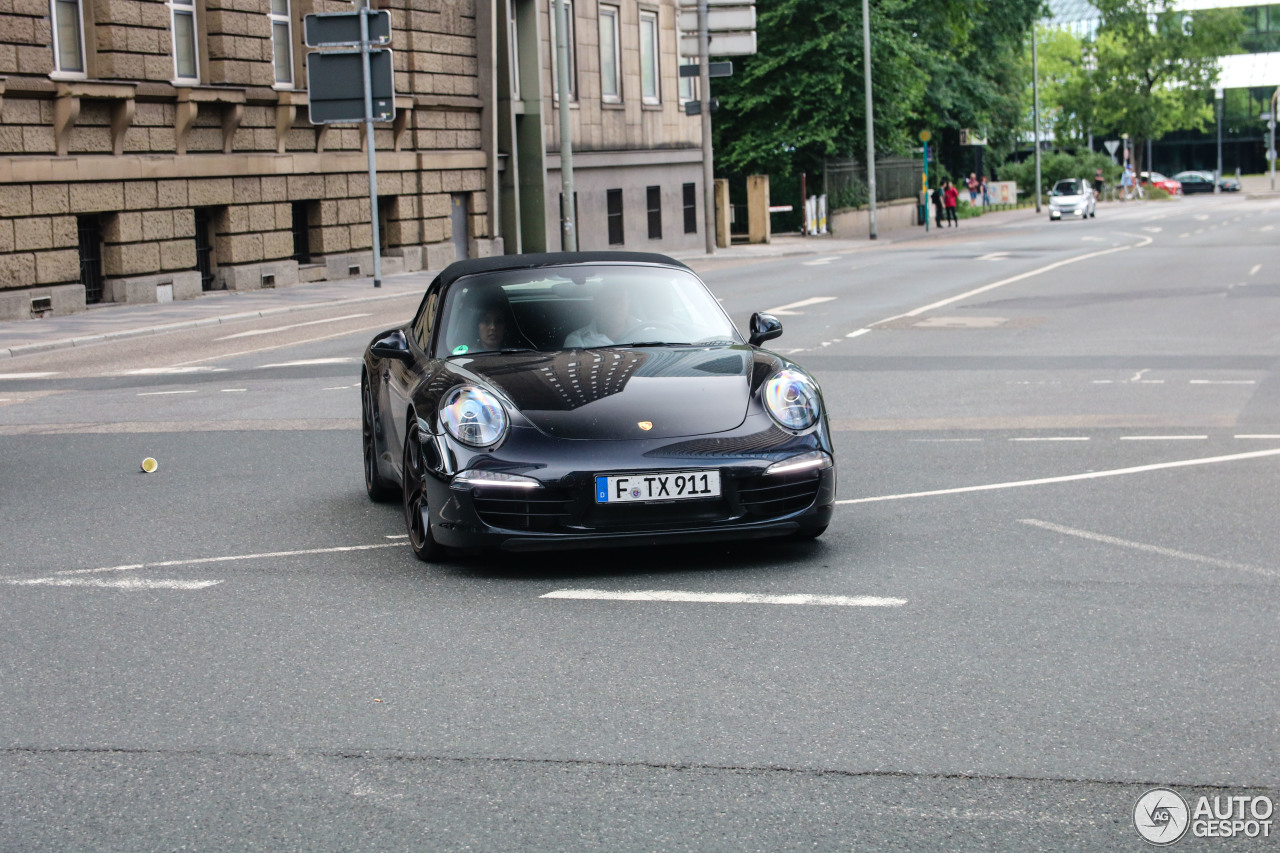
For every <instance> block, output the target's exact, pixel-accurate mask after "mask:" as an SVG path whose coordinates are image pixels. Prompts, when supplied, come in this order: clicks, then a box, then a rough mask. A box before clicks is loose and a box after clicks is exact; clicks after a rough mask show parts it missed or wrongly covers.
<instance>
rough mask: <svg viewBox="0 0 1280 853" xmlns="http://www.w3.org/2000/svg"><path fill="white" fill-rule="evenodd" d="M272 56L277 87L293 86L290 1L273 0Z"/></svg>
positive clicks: (271, 15)
mask: <svg viewBox="0 0 1280 853" xmlns="http://www.w3.org/2000/svg"><path fill="white" fill-rule="evenodd" d="M268 17H270V18H271V54H272V57H273V59H274V61H275V68H276V85H277V86H281V87H292V86H293V23H292V21H291V19H290V16H289V0H271V14H270V15H269V16H268Z"/></svg>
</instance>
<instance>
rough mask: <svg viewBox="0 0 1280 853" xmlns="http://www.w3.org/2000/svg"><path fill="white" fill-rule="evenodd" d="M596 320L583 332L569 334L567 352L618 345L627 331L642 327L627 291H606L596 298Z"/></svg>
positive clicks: (565, 342)
mask: <svg viewBox="0 0 1280 853" xmlns="http://www.w3.org/2000/svg"><path fill="white" fill-rule="evenodd" d="M591 308H592V312H593V313H594V315H595V316H594V318H593V319H592V320H591V322H590V323H588V324H587V325H585V326H583V327H582V328H580V329H575V330H574V331H572V332H570V333H569V334H568V335H567V336H566V337H565V339H564V345H565V348H566V349H572V348H574V347H601V346H609V345H610V344H616V343H619V338H621V337H622V335H623V333H624V332H626V331H627V330H628V329H631V328H634V327H635V326H638V325H639V324H640V321H639V320H638V319H637V318H635V317H634V316H632V314H631V299H630V298H629V297H628V295H627V291H626V288H622V287H605V288H603V289H602V290H600V292H598V293H597V294H596V295H595V299H594V300H593V301H592V304H591Z"/></svg>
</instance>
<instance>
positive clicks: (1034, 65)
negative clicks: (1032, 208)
mask: <svg viewBox="0 0 1280 853" xmlns="http://www.w3.org/2000/svg"><path fill="white" fill-rule="evenodd" d="M1036 29H1037V27H1036V23H1035V22H1034V21H1033V22H1032V23H1031V98H1032V114H1031V123H1032V126H1033V127H1032V130H1033V136H1034V137H1035V145H1036V151H1035V157H1036V213H1039V212H1040V64H1039V62H1038V61H1037V57H1038V54H1037V53H1036V38H1037V33H1036Z"/></svg>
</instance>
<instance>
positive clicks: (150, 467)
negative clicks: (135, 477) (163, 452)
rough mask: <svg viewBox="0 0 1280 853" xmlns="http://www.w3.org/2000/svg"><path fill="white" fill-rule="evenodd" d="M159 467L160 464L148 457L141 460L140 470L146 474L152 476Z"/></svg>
mask: <svg viewBox="0 0 1280 853" xmlns="http://www.w3.org/2000/svg"><path fill="white" fill-rule="evenodd" d="M159 467H160V463H159V462H157V461H156V460H154V459H152V458H151V457H150V456H148V457H147V458H146V459H143V460H142V470H143V471H145V472H146V473H148V474H154V473H155V470H156V469H157V468H159Z"/></svg>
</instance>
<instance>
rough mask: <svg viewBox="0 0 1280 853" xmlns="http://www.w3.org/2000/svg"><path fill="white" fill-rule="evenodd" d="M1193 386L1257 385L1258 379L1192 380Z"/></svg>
mask: <svg viewBox="0 0 1280 853" xmlns="http://www.w3.org/2000/svg"><path fill="white" fill-rule="evenodd" d="M1191 384H1192V385H1257V384H1258V380H1256V379H1192V380H1191Z"/></svg>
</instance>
